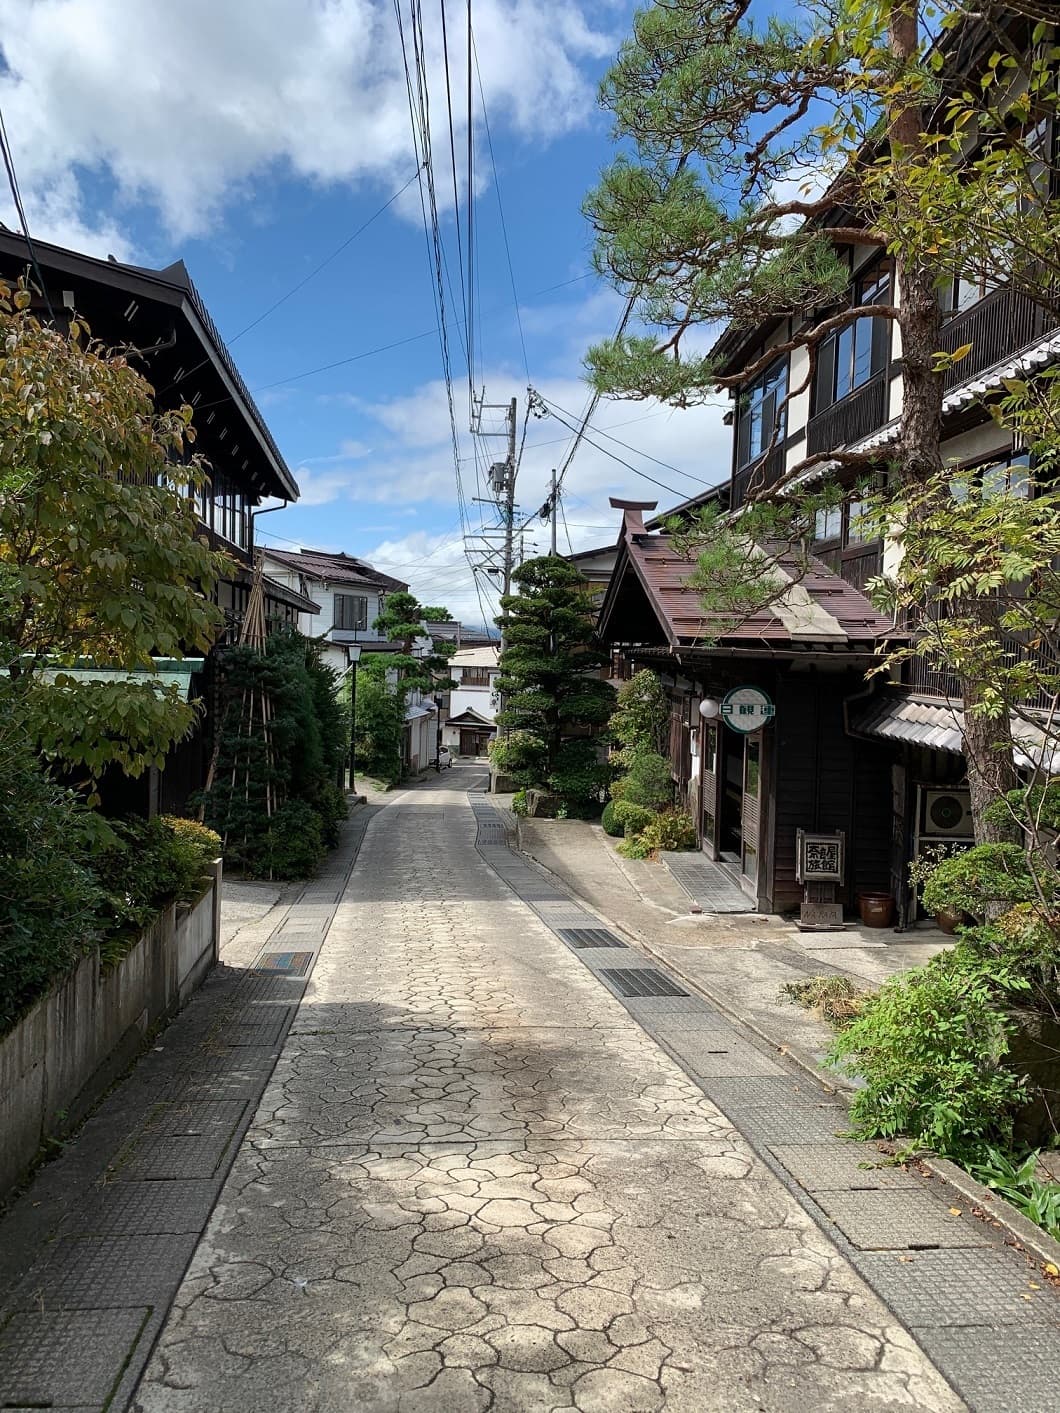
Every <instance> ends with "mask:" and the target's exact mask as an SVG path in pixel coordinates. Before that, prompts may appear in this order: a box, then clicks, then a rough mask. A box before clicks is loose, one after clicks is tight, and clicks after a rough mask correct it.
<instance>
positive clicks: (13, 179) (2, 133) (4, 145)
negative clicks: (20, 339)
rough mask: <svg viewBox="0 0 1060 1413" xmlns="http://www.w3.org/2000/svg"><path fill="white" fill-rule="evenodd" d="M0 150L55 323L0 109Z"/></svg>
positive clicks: (45, 301)
mask: <svg viewBox="0 0 1060 1413" xmlns="http://www.w3.org/2000/svg"><path fill="white" fill-rule="evenodd" d="M0 151H2V152H3V155H4V167H5V168H6V170H7V184H8V186H9V187H10V188H11V199H12V201H13V202H14V203H15V210H16V211H17V212H18V219H19V221H20V222H21V225H22V234H23V236H24V237H25V240H26V249H27V250H28V251H29V258H30V263H31V264H32V265H33V269H34V270H35V271H36V275H37V280H38V282H39V284H40V292H41V295H42V296H43V298H44V304H45V307H46V308H47V310H48V318H49V319H50V320H51V321H52V323H53V324H54V323H55V310H54V309H53V308H52V302H51V300H50V299H49V297H48V287H47V285H46V284H45V283H44V275H43V274H42V273H41V268H40V261H39V260H38V259H37V252H36V250H35V249H34V245H33V240H32V237H31V236H30V233H29V221H27V220H26V208H25V207H24V206H23V204H22V192H21V190H20V189H19V185H18V177H17V176H16V175H15V159H14V157H13V156H12V153H11V144H10V142H9V141H8V138H7V125H6V124H5V122H4V114H3V110H2V109H0Z"/></svg>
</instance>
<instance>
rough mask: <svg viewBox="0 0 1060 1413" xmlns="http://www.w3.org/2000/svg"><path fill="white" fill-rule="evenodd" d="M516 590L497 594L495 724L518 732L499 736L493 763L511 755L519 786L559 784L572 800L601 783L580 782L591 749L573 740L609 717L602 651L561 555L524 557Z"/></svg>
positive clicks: (610, 699)
mask: <svg viewBox="0 0 1060 1413" xmlns="http://www.w3.org/2000/svg"><path fill="white" fill-rule="evenodd" d="M512 577H513V579H514V581H515V583H516V584H517V586H518V593H514V594H505V595H503V596H502V598H501V610H502V613H503V615H504V617H503V618H502V619H499V620H498V622H503V624H504V644H505V646H504V651H503V652H502V654H501V659H500V669H501V671H500V676H499V677H498V679H497V690H498V691H499V692H500V693H501V697H502V701H503V708H502V710H501V711H500V712H498V714H497V724H498V726H500V727H502V728H503V727H507V728H512V729H513V731H514V732H515V733H516V734H515V736H514V738H513V745H512V747H506V744H505V741H504V739H503V737H502V738H501V740H499V741H498V742H497V743H496V744H495V746H494V760H495V761H496V762H497V763H498V764H500V763H501V762H502V761H503V760H505V755H506V752H507V756H508V757H510V758H511V759H510V760H509V761H508V763H507V764H505V765H502V766H501V768H502V769H510V768H511V766H512V765H513V764H514V767H515V773H516V778H517V779H519V780H520V783H522V784H527V785H536V786H549V785H551V786H552V787H553V788H556V789H558V790H560V793H563V787H564V786H566V788H567V790H568V791H569V792H570V793H571V795H572V798H578V797H581V798H583V799H584V798H587V796H586V794H585V792H586V790H589V791H591V790H592V789H593V788H594V787H595V788H597V789H598V788H599V785H600V784H601V783H602V781H601V777H600V774H599V772H597V773H596V774H595V775H594V777H593V782H592V783H590V784H589V785H586V780H587V776H586V774H585V771H586V767H587V765H588V760H587V750H588V754H593V755H594V754H595V748H592V747H591V746H589V747H587V746H586V743H585V742H584V740H583V741H581V742H579V743H578V749H577V750H572V749H571V747H573V746H574V745H575V742H574V741H573V740H572V738H575V737H581V738H584V737H585V736H586V735H591V734H592V733H593V732H594V731H595V730H598V729H599V728H600V727H602V726H603V725H604V723H605V722H606V721H607V719H608V717H609V715H610V713H611V709H612V707H613V705H614V700H615V693H614V689H613V688H612V687H611V685H610V683H608V682H606V681H604V680H603V678H602V677H601V675H600V669H601V668H602V667H603V666H604V665H605V664H606V662H607V656H606V654H605V653H604V652H603V651H602V650H601V648H600V646H599V644H598V643H597V641H596V637H595V630H594V617H595V613H594V607H593V600H592V596H591V594H590V593H589V592H588V588H587V585H586V584H585V581H584V580H583V579H582V577H581V575H580V574H579V573H578V571H577V570H576V569H575V568H574V566H573V565H571V564H568V563H567V561H566V560H565V559H560V558H559V557H558V556H557V557H554V556H551V555H547V556H545V557H544V558H541V559H530V560H527V561H526V562H525V563H524V564H522V565H521V566H520V567H519V568H518V569H517V570H516V571H515V573H514V574H513V576H512Z"/></svg>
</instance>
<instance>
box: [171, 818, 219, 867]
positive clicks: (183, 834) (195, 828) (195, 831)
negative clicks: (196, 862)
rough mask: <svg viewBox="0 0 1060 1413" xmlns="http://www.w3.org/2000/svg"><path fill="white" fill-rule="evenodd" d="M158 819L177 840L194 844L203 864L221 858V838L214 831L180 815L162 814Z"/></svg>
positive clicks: (195, 820)
mask: <svg viewBox="0 0 1060 1413" xmlns="http://www.w3.org/2000/svg"><path fill="white" fill-rule="evenodd" d="M160 819H161V821H162V823H163V824H164V825H165V826H166V828H167V829H169V830H171V832H172V833H173V834H174V835H176V837H177V838H178V839H184V840H186V841H187V842H188V843H189V844H195V845H196V846H197V847H198V849H199V850H200V852H201V854H202V857H203V860H204V861H205V862H211V863H212V861H213V860H214V859H218V858H220V857H221V854H222V853H223V848H222V845H221V836H220V834H218V833H217V832H216V831H215V830H213V829H210V828H208V827H207V826H206V825H205V824H200V823H199V821H198V820H197V819H184V818H183V817H182V816H181V815H176V814H164V815H161V816H160Z"/></svg>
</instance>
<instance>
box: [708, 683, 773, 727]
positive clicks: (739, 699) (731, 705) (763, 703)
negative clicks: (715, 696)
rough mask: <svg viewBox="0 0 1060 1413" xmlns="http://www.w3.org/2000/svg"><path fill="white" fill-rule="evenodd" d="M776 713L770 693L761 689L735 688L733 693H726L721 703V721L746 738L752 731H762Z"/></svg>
mask: <svg viewBox="0 0 1060 1413" xmlns="http://www.w3.org/2000/svg"><path fill="white" fill-rule="evenodd" d="M776 711H777V709H776V707H775V706H774V705H773V703H772V702H771V701H770V700H769V695H768V693H766V692H763V691H762V689H761V687H733V689H732V691H731V692H726V693H725V697H724V699H723V700H722V703H721V719H722V720H723V721H724V722H725V724H726V725H727V726H731V727H732V729H733V730H734V731H739V732H741V733H742V734H743V735H745V736H749V735H750V734H751V732H752V731H761V729H762V727H763V726H764V725H765V724H766V722H767V721H771V720H772V719H773V717H774V716H775V715H776Z"/></svg>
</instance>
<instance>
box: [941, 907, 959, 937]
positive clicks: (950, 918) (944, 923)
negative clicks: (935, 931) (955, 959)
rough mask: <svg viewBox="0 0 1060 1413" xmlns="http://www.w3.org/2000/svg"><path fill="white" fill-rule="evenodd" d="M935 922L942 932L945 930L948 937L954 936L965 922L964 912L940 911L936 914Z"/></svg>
mask: <svg viewBox="0 0 1060 1413" xmlns="http://www.w3.org/2000/svg"><path fill="white" fill-rule="evenodd" d="M935 922H936V924H937V926H938V928H939V931H940V932H945V934H946V936H947V937H952V936H954V934H955V933H956V931H957V929H958V927H960V926H961V925H962V924H963V922H964V914H963V913H951V912H947V911H942V912H938V913H936V914H935Z"/></svg>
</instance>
